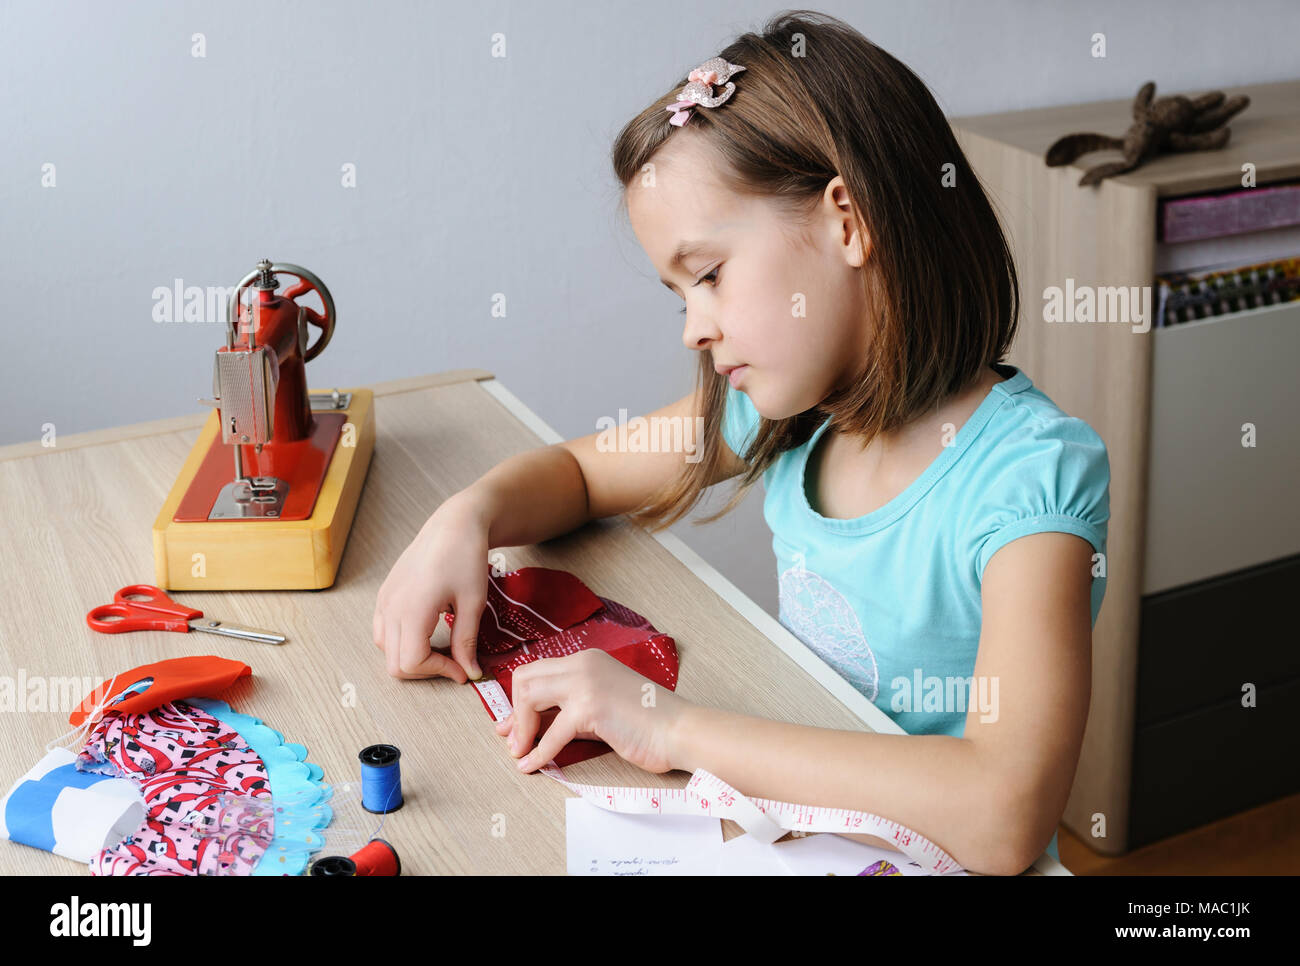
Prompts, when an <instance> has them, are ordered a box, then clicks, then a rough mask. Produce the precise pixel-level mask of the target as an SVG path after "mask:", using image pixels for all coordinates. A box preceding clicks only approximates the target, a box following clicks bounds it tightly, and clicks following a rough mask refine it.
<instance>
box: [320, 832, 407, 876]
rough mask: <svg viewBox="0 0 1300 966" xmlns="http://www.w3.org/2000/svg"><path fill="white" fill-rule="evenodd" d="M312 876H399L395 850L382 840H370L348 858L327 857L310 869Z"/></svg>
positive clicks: (398, 860)
mask: <svg viewBox="0 0 1300 966" xmlns="http://www.w3.org/2000/svg"><path fill="white" fill-rule="evenodd" d="M311 874H312V875H390V876H391V875H401V874H402V860H401V859H400V858H398V856H397V850H396V849H394V848H393V847H392V846H391V845H389V844H388V843H387V842H385V841H384V840H383V839H371V840H370V841H369V842H367V843H366V844H365V846H364V847H363V848H361V849H359V850H358V851H356V852H354V853H352V855H351V856H350V857H348V858H345V857H343V856H341V855H327V856H325V857H324V858H320V859H317V860H316V861H315V862H314V863H313V864H312V867H311Z"/></svg>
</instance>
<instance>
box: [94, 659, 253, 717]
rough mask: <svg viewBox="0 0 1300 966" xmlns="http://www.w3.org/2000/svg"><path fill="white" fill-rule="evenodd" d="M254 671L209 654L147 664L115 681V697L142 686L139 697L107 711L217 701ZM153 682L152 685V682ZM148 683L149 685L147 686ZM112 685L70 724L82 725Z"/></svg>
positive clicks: (128, 711) (98, 690) (139, 711)
mask: <svg viewBox="0 0 1300 966" xmlns="http://www.w3.org/2000/svg"><path fill="white" fill-rule="evenodd" d="M252 673H253V669H252V668H251V667H249V666H248V665H247V664H245V663H244V662H243V661H231V660H228V659H226V658H224V657H216V656H215V655H212V654H206V655H204V656H203V657H174V658H171V659H170V660H167V661H157V662H156V663H154V664H144V665H141V666H140V667H137V668H133V669H132V670H130V671H123V672H122V673H121V674H119V675H117V678H116V679H115V680H114V679H112V678H110V679H109V680H110V681H112V684H113V692H112V693H113V694H121V693H122V692H123V691H125V690H127V689H128V688H130V687H131V686H132V685H139V687H138V688H137V693H133V694H131V695H130V696H129V697H126V698H124V699H123V700H121V701H118V702H117V703H115V704H110V705H109V706H108V707H107V708H105V709H104V710H106V711H117V712H120V713H122V714H143V713H144V712H146V711H152V710H153V709H154V708H158V707H161V706H162V705H164V704H167V703H168V702H169V701H175V700H177V699H182V698H214V697H216V696H217V695H218V694H220V693H221V692H222V691H224V690H225V689H226V688H228V687H230V686H231V685H232V684H234V683H235V682H236V681H238V680H239V679H240V678H242V677H243V676H244V675H246V674H252ZM150 678H152V679H153V680H152V681H149V679H150ZM145 682H148V683H147V684H146V683H145ZM108 687H109V681H105V682H104V683H103V684H101V685H100V686H99V687H97V688H95V690H94V691H92V692H90V694H88V695H86V697H84V698H82V700H81V704H79V705H77V710H75V711H73V712H72V714H71V715H69V716H68V723H69V724H71V725H80V724H81V723H82V722H83V721H85V720H86V715H87V714H88V713H89V712H90V711H92V710H93V709H94V707H95V705H97V704H98V703H99V702H100V701H101V700H102V699H103V697H104V695H105V694H107V693H108Z"/></svg>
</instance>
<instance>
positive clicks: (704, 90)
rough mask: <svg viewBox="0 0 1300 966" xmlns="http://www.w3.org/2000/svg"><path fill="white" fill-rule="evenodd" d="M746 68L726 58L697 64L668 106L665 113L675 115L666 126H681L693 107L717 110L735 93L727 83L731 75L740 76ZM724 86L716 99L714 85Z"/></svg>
mask: <svg viewBox="0 0 1300 966" xmlns="http://www.w3.org/2000/svg"><path fill="white" fill-rule="evenodd" d="M744 69H745V68H743V67H741V66H740V65H739V64H729V63H727V61H726V59H725V58H722V57H712V58H710V59H709V60H706V61H705V62H704V63H702V64H700V66H699V67H696V68H695V69H694V70H693V71H691V72H690V73H689V74H688V75H687V76H686V80H687V84H686V86H685V87H683V88H682V90H681V93H680V94H678V95H677V100H676V101H674V102H673V103H672V104H669V105H668V106H667V107H666V108H664V110H667V111H673V112H675V113H674V114H673V116H672V117H671V118H669V119H668V123H669V124H675V125H676V126H677V127H681V126H682V125H683V124H685V123H686V122H687V121H689V120H690V119H691V109H692V108H694V107H695V106H696V105H698V106H700V107H717V106H719V105H720V104H723V103H725V102H726V100H727V98H728V97H730V96H731V95H732V93H733V92H734V91H735V90H736V85H735V84H734V83H733V82H732V81H731V80H730V78H731V76H732V75H733V74H739V73H740V72H741V71H742V70H744ZM722 84H725V85H726V88H725V89H724V90H723V92H722V93H721V94H718V95H717V96H716V97H715V96H714V94H713V88H714V86H720V85H722Z"/></svg>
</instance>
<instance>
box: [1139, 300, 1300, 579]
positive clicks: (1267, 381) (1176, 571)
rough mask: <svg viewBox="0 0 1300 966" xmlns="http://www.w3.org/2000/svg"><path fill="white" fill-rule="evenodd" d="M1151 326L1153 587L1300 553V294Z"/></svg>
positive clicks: (1148, 566) (1149, 552)
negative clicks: (1247, 432) (1249, 441)
mask: <svg viewBox="0 0 1300 966" xmlns="http://www.w3.org/2000/svg"><path fill="white" fill-rule="evenodd" d="M1151 335H1152V337H1153V338H1154V340H1155V341H1154V344H1153V346H1152V361H1151V424H1150V431H1151V432H1150V455H1149V463H1148V470H1149V473H1148V482H1147V524H1146V558H1145V564H1144V572H1143V583H1142V592H1143V593H1144V594H1153V593H1158V592H1160V591H1163V590H1168V589H1170V588H1173V587H1179V586H1182V585H1183V584H1189V583H1192V582H1194V581H1198V580H1204V579H1206V578H1208V577H1214V576H1218V575H1220V574H1226V573H1231V572H1233V571H1237V570H1241V569H1244V568H1247V567H1251V566H1254V565H1256V564H1260V563H1265V562H1267V561H1270V560H1277V559H1280V558H1282V557H1287V556H1290V555H1292V554H1296V553H1300V512H1297V497H1298V496H1300V302H1286V303H1283V304H1281V305H1272V306H1268V307H1266V308H1262V309H1256V310H1254V311H1250V312H1238V313H1234V314H1232V315H1223V316H1218V317H1216V318H1211V319H1204V320H1202V321H1199V322H1185V323H1182V324H1179V325H1174V326H1170V327H1168V328H1163V329H1155V330H1154V331H1153V332H1152V333H1151ZM1244 423H1252V424H1253V425H1254V427H1255V445H1254V446H1253V447H1245V446H1242V444H1241V441H1242V437H1243V431H1242V428H1241V427H1242V425H1243V424H1244Z"/></svg>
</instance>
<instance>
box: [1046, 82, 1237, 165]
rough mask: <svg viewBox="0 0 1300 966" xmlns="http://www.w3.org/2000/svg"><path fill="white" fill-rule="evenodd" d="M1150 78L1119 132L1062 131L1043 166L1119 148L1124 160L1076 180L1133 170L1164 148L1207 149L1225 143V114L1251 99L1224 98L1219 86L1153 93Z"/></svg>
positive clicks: (1235, 110) (1163, 151)
mask: <svg viewBox="0 0 1300 966" xmlns="http://www.w3.org/2000/svg"><path fill="white" fill-rule="evenodd" d="M1155 92H1156V84H1155V81H1147V82H1146V83H1145V84H1143V85H1142V87H1141V89H1140V90H1139V91H1138V93H1137V98H1136V99H1135V100H1134V101H1133V124H1132V126H1131V127H1130V128H1129V129H1128V131H1126V132H1125V134H1124V136H1123V137H1122V138H1115V137H1110V136H1109V135H1106V134H1093V133H1086V134H1067V135H1065V136H1064V137H1063V138H1060V139H1059V140H1057V142H1056V143H1055V144H1053V145H1052V146H1051V147H1050V148H1048V149H1047V165H1048V167H1053V168H1054V167H1058V166H1060V165H1063V164H1069V163H1070V162H1071V161H1074V160H1075V159H1076V158H1078V157H1079V155H1081V154H1087V153H1089V152H1090V151H1101V150H1103V149H1107V148H1110V149H1117V150H1120V151H1123V152H1124V160H1123V161H1111V162H1109V163H1107V164H1099V165H1097V166H1096V167H1095V168H1090V169H1089V170H1088V171H1086V172H1085V173H1084V175H1083V177H1082V178H1080V179H1079V186H1080V187H1082V186H1084V185H1093V184H1097V183H1098V182H1099V181H1101V180H1102V179H1103V178H1108V177H1110V176H1111V175H1112V174H1122V173H1123V172H1125V171H1132V170H1133V169H1134V168H1137V167H1139V166H1141V165H1142V163H1143V162H1145V161H1147V160H1148V159H1150V158H1153V157H1155V156H1156V155H1158V154H1162V153H1165V152H1169V151H1212V150H1215V149H1218V148H1221V147H1223V146H1224V145H1225V144H1227V143H1228V135H1229V134H1230V129H1229V128H1226V127H1220V125H1222V124H1223V123H1224V122H1226V121H1227V120H1228V118H1230V117H1232V115H1234V114H1236V113H1237V112H1238V111H1241V110H1243V109H1244V108H1246V107H1247V106H1248V105H1249V104H1250V98H1249V97H1246V96H1244V95H1237V96H1235V97H1232V98H1229V99H1228V100H1227V101H1225V100H1224V97H1223V92H1222V91H1210V92H1209V93H1207V94H1202V95H1201V96H1200V97H1196V98H1187V97H1183V96H1182V95H1181V94H1175V95H1174V96H1172V97H1160V98H1156V99H1155V100H1152V98H1153V97H1154V96H1155Z"/></svg>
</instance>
